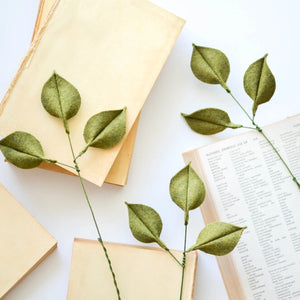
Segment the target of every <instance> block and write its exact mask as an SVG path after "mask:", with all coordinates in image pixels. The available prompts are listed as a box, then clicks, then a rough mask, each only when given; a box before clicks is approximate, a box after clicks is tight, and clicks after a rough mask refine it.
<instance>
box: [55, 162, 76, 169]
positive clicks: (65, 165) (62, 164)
mask: <svg viewBox="0 0 300 300" xmlns="http://www.w3.org/2000/svg"><path fill="white" fill-rule="evenodd" d="M56 163H57V164H58V165H61V166H64V167H68V168H71V169H74V170H76V168H75V167H73V166H70V165H67V164H64V163H62V162H59V161H56Z"/></svg>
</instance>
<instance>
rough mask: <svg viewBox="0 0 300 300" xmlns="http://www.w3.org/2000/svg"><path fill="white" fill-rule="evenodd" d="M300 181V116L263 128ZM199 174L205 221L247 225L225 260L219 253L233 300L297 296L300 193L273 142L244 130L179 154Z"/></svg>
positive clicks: (225, 281)
mask: <svg viewBox="0 0 300 300" xmlns="http://www.w3.org/2000/svg"><path fill="white" fill-rule="evenodd" d="M263 130H264V132H265V134H266V135H267V136H268V137H269V138H270V140H271V141H272V142H273V143H274V144H275V147H276V148H277V149H278V151H279V152H280V154H281V156H282V157H283V159H284V160H285V161H286V162H287V164H288V165H289V166H290V168H291V170H292V172H293V174H295V176H296V178H298V180H299V178H300V115H297V116H294V117H291V118H287V119H285V120H283V121H281V122H278V123H275V124H272V125H269V126H266V127H265V128H264V129H263ZM183 156H184V160H185V162H186V163H188V162H190V161H191V162H192V166H193V168H194V169H195V170H196V171H197V172H198V173H199V175H200V176H201V177H202V178H203V179H204V182H205V185H206V188H207V198H208V199H207V200H206V201H205V202H204V204H203V205H202V206H201V208H202V215H203V218H204V221H205V223H210V222H213V221H217V220H222V221H225V222H229V223H232V224H237V225H239V226H247V229H246V230H245V232H244V234H243V239H242V240H241V241H240V243H239V244H238V245H237V247H236V249H235V250H234V251H233V252H232V253H231V254H229V255H227V256H226V257H217V260H218V264H219V267H220V270H221V273H222V276H223V280H224V283H225V286H226V289H227V292H228V296H229V299H231V300H240V299H245V300H250V299H251V300H252V299H255V300H258V299H279V300H284V299H296V298H297V299H298V298H299V297H300V265H299V264H300V218H299V211H300V190H299V188H298V186H297V185H296V184H295V182H294V181H293V180H292V178H291V176H290V174H289V173H288V171H287V170H286V168H285V167H284V165H283V164H282V161H280V160H279V158H278V156H277V155H276V154H275V152H274V151H273V149H272V148H271V146H270V145H269V144H268V143H267V142H266V140H265V139H264V138H263V137H262V136H261V135H260V133H258V132H256V131H249V132H246V133H243V134H240V135H237V136H234V137H232V138H229V139H225V140H222V141H220V142H217V143H214V144H211V145H208V146H205V147H201V148H198V149H195V150H192V151H188V152H186V153H184V154H183Z"/></svg>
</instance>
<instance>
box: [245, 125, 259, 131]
mask: <svg viewBox="0 0 300 300" xmlns="http://www.w3.org/2000/svg"><path fill="white" fill-rule="evenodd" d="M242 128H246V129H254V130H256V127H250V126H244V125H242Z"/></svg>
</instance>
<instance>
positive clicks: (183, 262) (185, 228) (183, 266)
mask: <svg viewBox="0 0 300 300" xmlns="http://www.w3.org/2000/svg"><path fill="white" fill-rule="evenodd" d="M187 228H188V224H185V225H184V246H183V253H182V273H181V286H180V300H182V294H183V283H184V271H185V262H186V240H187Z"/></svg>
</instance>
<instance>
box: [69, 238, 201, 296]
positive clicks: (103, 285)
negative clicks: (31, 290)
mask: <svg viewBox="0 0 300 300" xmlns="http://www.w3.org/2000/svg"><path fill="white" fill-rule="evenodd" d="M106 247H107V250H108V252H109V255H110V257H111V261H112V263H113V268H114V271H115V273H116V278H117V281H118V285H119V288H120V292H121V294H122V299H124V300H140V299H143V300H153V299H156V300H160V299H163V300H174V299H177V298H178V297H179V292H180V283H181V267H180V266H179V265H178V264H177V263H176V262H175V261H174V260H173V258H172V257H171V256H170V255H169V254H168V253H167V252H165V251H163V250H161V249H159V248H154V247H141V246H131V245H122V244H114V243H106ZM174 254H175V256H176V257H177V258H178V259H180V260H181V258H182V253H181V252H179V251H174ZM196 264H197V253H196V252H191V253H189V254H188V255H187V262H186V271H185V281H184V290H183V298H182V299H184V300H191V299H192V297H193V288H194V279H195V272H196ZM115 298H116V292H115V289H114V285H113V281H112V276H111V273H110V271H109V269H108V264H107V261H106V259H105V256H104V253H103V251H102V248H101V246H100V245H99V242H98V241H92V240H84V239H75V240H74V244H73V254H72V262H71V272H70V280H69V289H68V297H67V299H69V300H84V299H115Z"/></svg>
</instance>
